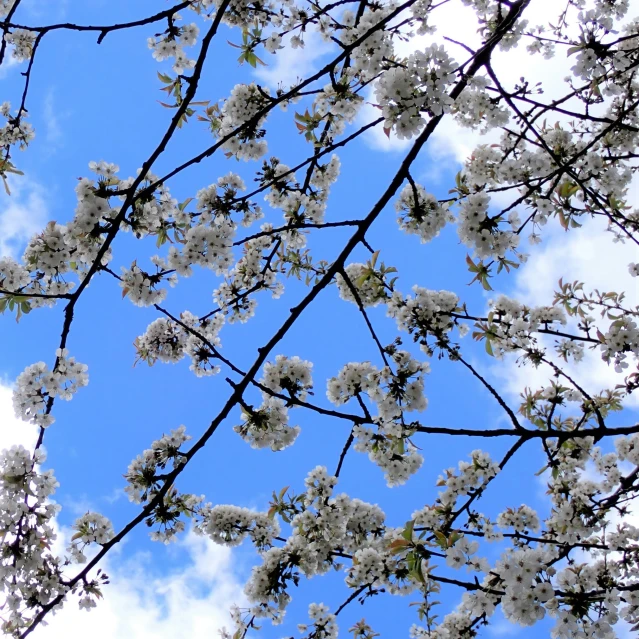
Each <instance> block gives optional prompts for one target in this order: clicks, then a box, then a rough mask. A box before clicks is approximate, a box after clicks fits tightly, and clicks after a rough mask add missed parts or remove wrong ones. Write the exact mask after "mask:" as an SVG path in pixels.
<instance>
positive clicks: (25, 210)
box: [0, 176, 48, 258]
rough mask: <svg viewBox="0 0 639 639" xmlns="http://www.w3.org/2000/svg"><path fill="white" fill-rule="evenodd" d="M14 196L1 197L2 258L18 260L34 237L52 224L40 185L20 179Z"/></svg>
mask: <svg viewBox="0 0 639 639" xmlns="http://www.w3.org/2000/svg"><path fill="white" fill-rule="evenodd" d="M10 184H11V195H7V194H6V193H5V192H4V190H3V191H2V192H1V193H0V256H6V255H8V256H11V257H14V258H15V257H18V256H19V255H20V254H21V252H22V251H23V249H24V247H25V245H26V244H27V242H28V241H29V239H30V238H31V237H32V236H33V234H34V233H37V232H38V231H41V230H42V228H43V227H44V226H45V224H46V223H47V220H48V207H47V204H46V201H45V199H44V192H43V189H42V187H40V185H39V184H37V183H35V182H33V181H32V180H29V179H27V178H25V177H19V176H16V179H15V180H12V181H11V183H10Z"/></svg>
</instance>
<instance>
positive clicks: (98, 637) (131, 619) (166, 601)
mask: <svg viewBox="0 0 639 639" xmlns="http://www.w3.org/2000/svg"><path fill="white" fill-rule="evenodd" d="M171 550H173V551H175V552H178V553H179V555H180V556H181V557H182V566H181V567H180V568H179V569H177V570H173V571H171V572H169V573H164V574H163V573H159V572H158V570H157V566H154V565H153V564H152V560H151V558H150V556H149V555H148V554H142V553H139V554H137V555H135V556H133V557H131V558H130V559H128V560H124V559H122V558H121V557H119V556H118V557H116V558H111V559H110V560H107V561H106V562H104V563H103V564H101V567H102V568H103V570H104V571H105V572H106V573H107V574H108V575H109V577H110V584H109V585H107V586H105V587H104V588H103V593H104V599H102V600H100V601H99V603H98V606H97V607H96V608H94V609H93V610H91V611H90V612H87V611H85V610H80V609H79V608H78V605H77V603H76V602H75V601H70V602H69V603H67V604H66V606H65V607H64V608H63V609H62V610H61V611H60V612H59V613H57V614H56V615H55V616H53V617H51V618H50V619H49V625H48V626H46V627H40V628H38V629H37V630H36V631H35V632H34V633H33V636H34V637H39V638H40V639H58V638H59V639H67V637H92V638H93V639H122V638H123V637H127V638H129V637H130V638H132V639H174V638H175V637H215V636H216V635H217V631H218V630H220V629H221V628H222V627H223V626H227V627H229V626H231V623H230V617H229V610H230V608H231V606H232V605H233V604H238V605H245V598H244V595H243V593H242V588H241V584H240V582H239V581H238V574H237V572H238V571H237V570H236V569H235V566H234V556H233V552H232V551H231V550H230V549H229V548H224V547H222V546H217V545H215V544H213V542H211V541H209V540H207V539H205V538H202V537H198V536H196V535H195V534H194V533H192V532H189V533H188V534H187V535H186V536H185V537H183V539H182V540H181V541H180V542H178V545H177V546H174V547H173V548H172V549H171Z"/></svg>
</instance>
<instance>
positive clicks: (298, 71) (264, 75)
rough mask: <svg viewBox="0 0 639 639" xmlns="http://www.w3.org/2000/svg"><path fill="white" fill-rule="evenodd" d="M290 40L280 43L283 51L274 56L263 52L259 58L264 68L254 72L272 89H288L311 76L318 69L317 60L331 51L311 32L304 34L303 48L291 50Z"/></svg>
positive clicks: (319, 37) (328, 46) (261, 67)
mask: <svg viewBox="0 0 639 639" xmlns="http://www.w3.org/2000/svg"><path fill="white" fill-rule="evenodd" d="M289 40H290V38H285V39H284V40H283V41H282V46H284V47H285V48H284V49H280V50H279V51H278V52H277V53H276V54H271V53H268V52H266V51H265V52H264V53H263V55H261V58H262V59H263V60H264V62H265V63H266V66H259V67H258V68H257V69H256V70H255V75H256V76H257V78H258V79H259V80H260V81H261V82H263V83H265V84H266V85H268V86H269V87H270V88H272V89H276V88H277V87H278V86H284V88H288V87H290V86H292V85H295V84H297V83H298V82H299V81H300V80H301V79H302V78H305V77H308V76H310V75H312V74H313V73H314V72H315V71H317V70H318V69H319V66H318V64H317V63H318V60H319V58H321V57H322V56H323V55H325V54H326V53H328V52H329V51H330V50H331V43H328V42H325V41H324V40H323V39H322V36H321V35H320V34H319V33H318V32H317V31H313V30H309V31H307V32H306V33H305V34H304V48H303V49H301V48H300V49H292V48H291V46H290V44H289Z"/></svg>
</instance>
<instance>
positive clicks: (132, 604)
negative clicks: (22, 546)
mask: <svg viewBox="0 0 639 639" xmlns="http://www.w3.org/2000/svg"><path fill="white" fill-rule="evenodd" d="M11 394H12V391H11V388H10V386H9V385H8V384H2V383H0V425H1V427H0V449H4V448H7V447H10V446H11V445H14V444H22V445H24V446H26V447H28V448H32V447H33V445H34V443H35V441H36V429H35V428H34V427H32V426H30V425H28V424H26V423H24V422H22V421H20V420H18V419H16V418H15V417H14V415H13V407H12V403H11ZM54 526H55V528H56V532H57V533H58V539H57V540H56V543H55V547H54V548H53V551H54V552H56V553H58V554H63V553H64V548H65V546H66V545H67V540H68V538H69V536H70V530H69V529H64V528H60V527H59V526H57V525H56V522H54ZM162 548H163V547H160V549H159V550H160V551H161V549H162ZM120 549H121V548H120V547H119V546H116V547H115V548H114V550H113V551H112V552H111V553H110V555H108V556H107V557H106V558H105V561H103V562H101V563H100V566H99V567H100V568H102V569H103V570H104V571H105V572H106V573H107V574H108V575H109V577H110V583H109V584H108V585H106V586H105V587H104V588H103V594H104V598H103V599H101V600H100V601H99V602H98V606H97V608H95V609H93V610H92V611H90V612H87V611H85V610H80V609H79V607H78V604H77V600H76V599H75V598H73V597H72V598H71V600H70V601H69V602H67V603H66V605H65V606H64V607H63V608H62V610H61V611H60V612H58V613H57V614H56V615H54V616H50V617H49V618H48V622H49V623H48V625H47V626H40V627H38V628H37V629H36V630H35V631H34V633H33V636H34V637H36V638H40V639H67V638H68V637H92V638H93V639H122V638H124V637H126V638H127V639H128V638H131V639H174V638H175V637H215V636H216V633H217V631H218V630H219V629H221V628H222V627H223V626H230V625H231V623H230V617H229V610H230V607H231V605H232V604H238V605H242V606H244V605H246V599H245V596H244V594H243V592H242V585H241V583H240V574H239V573H240V572H241V571H240V570H238V569H237V568H236V562H237V554H235V553H233V551H232V550H231V549H230V548H225V547H222V546H217V545H215V544H214V543H213V542H211V541H209V540H208V539H205V538H203V537H198V536H197V535H195V534H194V533H193V532H192V531H190V532H189V533H188V534H186V535H184V536H183V537H182V538H181V539H180V540H179V541H178V543H177V544H176V545H175V546H172V547H169V548H168V549H167V550H166V552H167V553H171V554H173V555H174V557H175V555H177V557H178V558H179V559H180V560H181V561H180V568H178V569H173V570H171V571H166V570H160V567H159V566H158V565H157V563H156V564H155V565H154V564H153V563H152V559H151V556H150V553H138V554H136V555H134V556H133V557H130V558H128V559H124V558H123V557H122V553H121V552H119V550H120ZM155 557H156V558H157V554H156V555H155Z"/></svg>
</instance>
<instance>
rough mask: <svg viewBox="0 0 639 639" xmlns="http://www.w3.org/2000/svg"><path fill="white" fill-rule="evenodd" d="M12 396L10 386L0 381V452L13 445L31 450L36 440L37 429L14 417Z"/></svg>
mask: <svg viewBox="0 0 639 639" xmlns="http://www.w3.org/2000/svg"><path fill="white" fill-rule="evenodd" d="M12 396H13V390H12V388H11V386H10V385H9V384H8V383H2V381H0V450H3V449H5V448H9V447H10V446H13V445H15V444H22V445H23V446H24V447H25V448H32V447H33V446H34V445H35V443H36V440H37V438H38V432H37V429H36V427H35V426H32V425H31V424H27V423H26V422H23V421H21V420H19V419H18V418H17V417H15V415H14V412H13V401H12Z"/></svg>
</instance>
